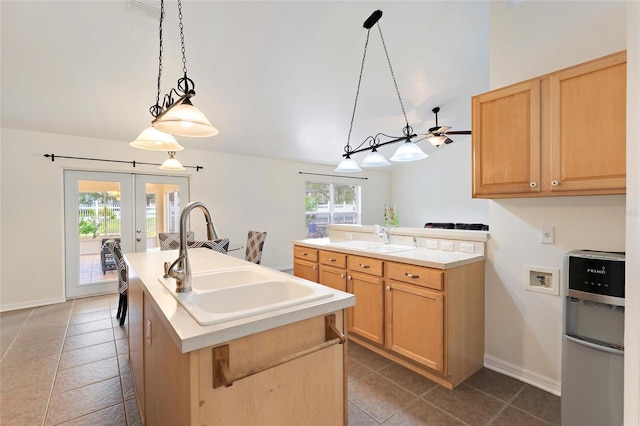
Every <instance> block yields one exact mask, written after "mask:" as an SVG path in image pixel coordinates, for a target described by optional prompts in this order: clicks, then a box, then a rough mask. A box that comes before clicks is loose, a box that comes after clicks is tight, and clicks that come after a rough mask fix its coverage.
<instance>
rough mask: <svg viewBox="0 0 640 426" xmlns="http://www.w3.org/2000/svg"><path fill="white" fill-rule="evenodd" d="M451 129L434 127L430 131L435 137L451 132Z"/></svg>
mask: <svg viewBox="0 0 640 426" xmlns="http://www.w3.org/2000/svg"><path fill="white" fill-rule="evenodd" d="M450 128H451V127H449V126H440V127H437V126H436V127H432V128H430V129H429V133H433V134H434V135H441V134H442V133H445V132H446V131H447V130H449V129H450Z"/></svg>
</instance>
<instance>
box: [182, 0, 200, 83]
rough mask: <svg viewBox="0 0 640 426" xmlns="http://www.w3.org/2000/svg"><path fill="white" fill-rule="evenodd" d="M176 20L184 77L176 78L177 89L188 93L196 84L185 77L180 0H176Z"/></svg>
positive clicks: (184, 51)
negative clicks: (178, 29)
mask: <svg viewBox="0 0 640 426" xmlns="http://www.w3.org/2000/svg"><path fill="white" fill-rule="evenodd" d="M178 21H179V23H180V24H179V26H180V49H181V50H182V72H184V77H183V78H181V79H179V80H178V89H180V90H181V91H182V93H189V92H190V91H192V90H194V89H195V87H196V85H195V83H194V82H193V80H191V79H190V78H189V77H187V53H186V49H185V47H184V25H182V1H181V0H178Z"/></svg>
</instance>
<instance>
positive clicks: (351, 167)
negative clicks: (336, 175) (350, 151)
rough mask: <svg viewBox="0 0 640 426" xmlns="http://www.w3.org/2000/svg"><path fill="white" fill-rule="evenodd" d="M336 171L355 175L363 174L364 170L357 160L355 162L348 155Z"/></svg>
mask: <svg viewBox="0 0 640 426" xmlns="http://www.w3.org/2000/svg"><path fill="white" fill-rule="evenodd" d="M334 171H336V172H343V173H354V172H361V171H362V169H361V168H360V166H358V163H356V160H353V159H352V158H351V157H349V156H348V155H347V156H346V157H345V158H344V159H343V160H342V161H341V162H340V164H338V167H336V168H335V170H334Z"/></svg>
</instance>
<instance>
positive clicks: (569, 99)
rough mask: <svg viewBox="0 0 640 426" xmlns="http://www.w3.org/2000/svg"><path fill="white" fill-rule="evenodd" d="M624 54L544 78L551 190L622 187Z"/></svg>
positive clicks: (625, 70)
mask: <svg viewBox="0 0 640 426" xmlns="http://www.w3.org/2000/svg"><path fill="white" fill-rule="evenodd" d="M626 79H627V67H626V53H625V52H622V53H619V54H615V55H611V56H607V57H604V58H602V59H599V60H596V61H592V62H588V63H586V64H582V65H578V66H575V67H572V68H569V69H567V70H564V71H560V72H557V73H554V74H552V75H551V76H550V80H549V90H550V95H549V99H550V105H549V108H550V126H551V129H550V130H551V134H550V141H551V176H550V181H551V190H552V191H572V190H600V189H619V190H620V191H617V192H619V193H624V192H625V191H624V189H625V186H626V165H625V162H626V156H625V150H626V140H627V139H626V90H627V89H626V87H627V86H626Z"/></svg>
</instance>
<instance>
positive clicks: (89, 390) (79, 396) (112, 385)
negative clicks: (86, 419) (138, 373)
mask: <svg viewBox="0 0 640 426" xmlns="http://www.w3.org/2000/svg"><path fill="white" fill-rule="evenodd" d="M121 403H122V389H121V387H120V377H114V378H112V379H108V380H105V381H102V382H99V383H94V384H92V385H88V386H84V387H81V388H77V389H73V390H70V391H68V392H63V393H58V394H54V395H52V397H51V403H50V404H49V411H48V412H47V419H46V421H45V425H56V424H59V423H62V422H66V421H69V420H73V419H76V418H78V417H81V416H84V415H87V414H91V413H93V412H94V411H98V410H101V409H103V408H107V407H110V406H112V405H116V404H121Z"/></svg>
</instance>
